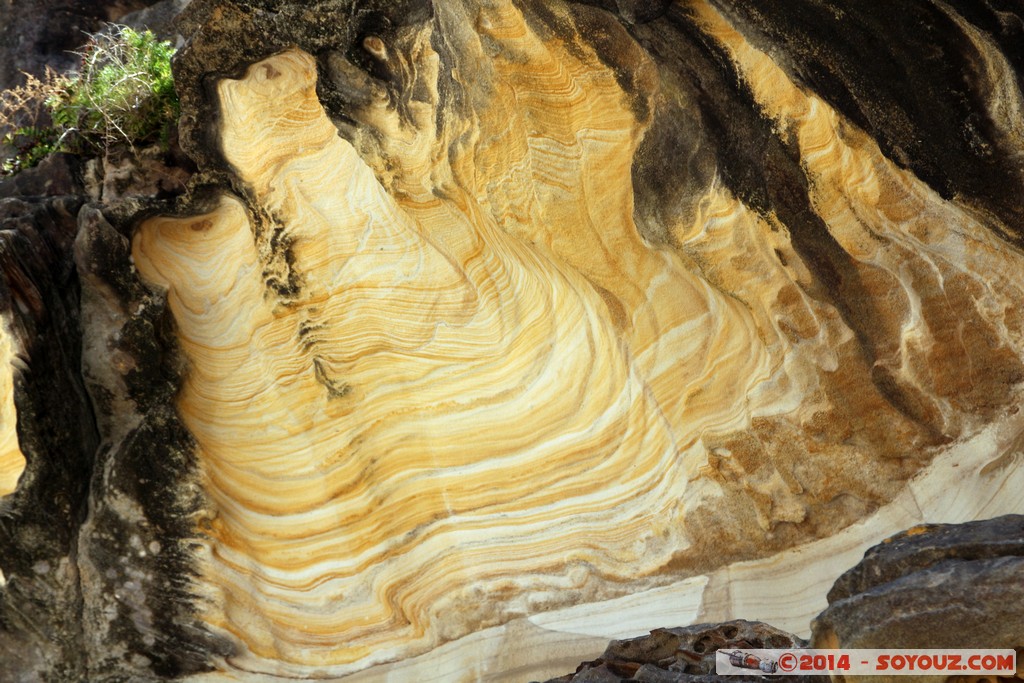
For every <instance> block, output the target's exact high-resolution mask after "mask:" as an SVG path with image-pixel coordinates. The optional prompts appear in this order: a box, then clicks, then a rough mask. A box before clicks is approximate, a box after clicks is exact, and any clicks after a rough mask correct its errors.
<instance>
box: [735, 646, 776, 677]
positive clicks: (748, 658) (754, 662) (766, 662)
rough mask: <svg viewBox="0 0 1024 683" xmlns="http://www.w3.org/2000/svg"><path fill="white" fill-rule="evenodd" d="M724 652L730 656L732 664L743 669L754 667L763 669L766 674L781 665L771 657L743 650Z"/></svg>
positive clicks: (758, 669) (773, 671)
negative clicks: (759, 655)
mask: <svg viewBox="0 0 1024 683" xmlns="http://www.w3.org/2000/svg"><path fill="white" fill-rule="evenodd" d="M722 654H724V655H726V656H727V657H729V663H730V664H732V665H733V666H738V667H739V668H741V669H754V670H756V671H763V672H764V673H766V674H773V673H775V671H776V670H777V669H778V666H779V665H778V663H777V662H776V661H775V660H774V659H771V658H770V657H758V656H757V655H752V654H750V653H749V652H744V651H743V650H733V651H732V652H723V653H722Z"/></svg>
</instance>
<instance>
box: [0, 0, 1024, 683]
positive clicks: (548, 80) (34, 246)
mask: <svg viewBox="0 0 1024 683" xmlns="http://www.w3.org/2000/svg"><path fill="white" fill-rule="evenodd" d="M854 4H855V3H827V4H822V3H820V2H817V1H816V0H815V1H812V0H806V2H805V1H804V0H793V2H792V3H787V5H786V7H785V8H779V7H775V6H774V5H772V4H770V3H761V2H757V1H752V2H745V3H743V6H742V7H739V6H733V5H732V4H729V3H724V2H717V1H707V0H685V1H679V2H655V3H640V2H632V1H631V0H630V1H627V0H616V2H610V1H609V2H592V3H585V2H557V1H556V2H550V1H544V2H541V1H539V0H537V1H534V0H524V1H522V2H511V1H506V0H487V1H480V2H476V1H474V0H457V1H453V2H445V3H436V4H432V3H428V2H424V1H422V0H403V1H402V2H397V3H396V2H383V1H378V0H366V1H365V2H351V1H350V0H327V1H325V2H321V3H317V4H316V5H315V6H313V5H310V4H309V3H306V2H288V1H283V0H244V1H242V0H240V1H237V2H232V1H230V0H195V1H194V2H193V3H191V5H190V7H189V9H188V10H187V11H186V13H185V15H184V16H183V17H182V20H181V22H180V27H179V28H180V31H181V33H182V35H184V36H185V39H186V41H187V42H186V45H185V47H184V48H183V50H182V51H181V52H180V53H179V56H178V57H177V58H176V61H175V65H174V69H175V78H176V87H177V89H178V92H179V94H180V97H181V101H182V119H181V131H180V132H181V138H180V139H181V142H182V145H183V147H184V150H185V152H187V154H188V155H189V156H190V157H191V159H192V160H194V162H195V163H196V165H197V167H198V172H197V173H196V175H194V176H192V179H191V183H190V186H189V188H188V191H187V193H186V194H185V195H184V196H182V197H179V198H178V199H177V200H175V201H173V202H172V201H169V200H168V201H156V200H155V199H153V198H150V199H146V200H140V199H138V198H132V188H130V187H129V188H121V187H120V186H119V185H118V184H117V182H115V181H117V177H115V175H116V174H115V173H113V171H115V170H117V169H114V168H113V166H110V170H111V175H110V177H109V178H108V179H109V180H110V181H111V183H112V184H111V185H110V186H109V190H110V191H109V193H108V187H107V186H106V185H104V186H103V187H102V188H101V189H100V190H99V193H98V194H96V196H95V197H94V198H105V199H106V200H107V203H106V204H105V205H101V204H88V205H85V206H82V201H81V200H79V199H66V200H52V199H48V200H31V201H29V200H15V201H14V202H13V203H7V204H3V205H0V206H3V207H5V208H4V210H5V211H8V213H9V215H10V216H12V217H13V216H15V215H17V216H30V217H31V220H21V219H20V218H19V219H18V221H20V222H18V223H17V225H14V224H12V225H11V226H10V227H11V228H13V229H12V230H10V231H7V232H5V233H4V234H3V235H0V237H2V238H3V239H2V240H0V257H2V258H3V264H2V265H3V273H4V276H5V277H4V280H3V283H4V284H3V286H0V307H2V308H3V311H4V312H5V316H6V317H5V325H6V326H5V328H4V330H5V331H6V332H7V333H8V335H9V337H10V340H11V346H10V348H11V355H10V361H11V362H10V363H9V364H4V365H3V368H2V369H0V389H2V388H3V387H4V384H3V381H2V378H3V377H6V376H7V374H5V373H7V372H8V371H9V372H10V373H11V378H12V380H11V381H12V385H11V389H10V390H9V391H6V392H4V393H3V396H5V397H6V399H9V400H6V399H5V400H6V403H4V404H2V405H3V406H4V409H3V410H0V422H2V424H0V426H6V427H7V429H8V432H6V433H7V434H8V435H9V434H11V431H10V428H9V427H10V424H11V422H10V419H9V418H10V415H11V411H10V406H11V405H13V406H14V413H16V416H17V430H16V436H17V448H18V449H19V451H20V452H21V453H22V454H23V455H24V472H23V473H22V474H21V476H20V478H17V479H16V483H13V482H14V479H15V477H14V475H13V474H9V475H8V476H7V478H8V481H9V482H11V483H9V485H8V487H7V488H8V489H11V487H12V486H13V490H12V491H11V492H10V493H9V494H8V495H7V496H4V497H3V499H2V500H0V505H2V506H3V508H2V514H3V516H4V524H3V525H2V526H0V543H2V544H3V545H2V547H0V568H2V569H3V572H4V578H6V580H7V584H6V586H0V591H2V593H0V594H2V598H3V599H2V601H0V636H2V637H0V648H2V650H0V652H3V653H4V654H5V656H6V657H7V658H8V659H10V660H11V661H13V662H14V663H15V664H14V668H15V670H16V671H17V672H18V674H19V675H21V674H24V675H25V676H30V675H33V672H48V673H49V675H51V676H54V677H57V678H58V679H59V678H60V677H61V676H63V677H64V678H66V679H68V680H83V679H88V680H97V681H102V680H119V677H124V676H128V677H132V678H133V679H138V680H159V679H161V678H164V677H167V676H180V675H184V674H189V673H200V672H203V671H207V670H209V669H215V670H216V671H215V672H213V673H211V674H209V675H208V676H206V677H205V680H207V681H214V680H246V681H250V680H268V681H269V680H278V679H280V678H289V677H290V678H302V677H307V678H318V679H323V678H332V677H333V678H337V677H347V678H349V679H350V680H351V681H353V682H356V681H361V680H366V681H374V680H381V678H383V677H387V676H391V677H392V679H395V680H443V679H445V677H449V678H454V679H466V680H469V679H474V678H480V679H484V678H488V677H499V678H500V677H502V676H504V677H506V678H508V679H516V680H521V679H526V678H543V677H546V676H549V675H553V674H555V673H557V672H559V671H565V670H568V669H569V668H570V665H574V664H575V662H579V661H581V660H582V659H586V658H592V657H593V656H594V654H595V653H596V652H599V651H600V647H601V646H603V644H604V643H605V642H607V639H608V637H617V638H629V637H633V636H637V635H640V634H644V633H647V632H648V631H649V630H650V629H651V628H652V627H654V626H657V625H658V624H659V623H706V622H713V621H725V620H727V619H731V618H734V617H737V616H746V617H748V618H760V619H764V620H766V621H771V622H772V623H778V624H779V625H780V626H783V627H784V628H787V629H789V630H793V631H795V632H798V635H806V633H805V632H804V631H803V629H805V628H806V624H807V620H808V618H809V617H810V616H812V615H813V614H816V613H817V612H818V611H820V610H821V608H822V607H824V593H825V591H826V590H827V586H828V585H829V584H830V583H831V580H832V577H834V576H836V575H838V574H839V573H840V572H841V571H842V570H843V569H845V568H846V567H848V566H850V564H852V563H853V562H855V561H856V558H857V557H859V556H860V554H861V553H862V552H863V549H864V547H866V546H867V545H870V544H872V543H874V542H876V541H877V540H879V539H881V538H884V537H885V536H887V535H889V534H891V533H892V532H893V531H895V530H897V529H900V528H904V527H906V526H909V525H910V524H913V523H916V522H918V521H922V520H925V521H934V520H936V519H942V520H947V521H963V520H965V519H973V518H978V517H985V516H992V515H996V514H1002V513H1004V512H1008V511H1020V506H1021V499H1020V497H1019V496H1018V495H1017V493H1016V492H1017V490H1019V488H1020V485H1021V482H1022V477H1024V474H1022V470H1021V468H1020V465H1019V452H1020V443H1021V442H1020V439H1019V434H1020V433H1021V431H1022V429H1024V417H1022V416H1021V415H1020V414H1019V411H1017V408H1016V405H1017V403H1018V400H1019V390H1020V387H1019V383H1020V381H1021V379H1022V378H1024V367H1022V366H1024V360H1022V358H1024V355H1022V345H1024V330H1022V326H1024V319H1022V317H1021V313H1020V306H1019V302H1020V301H1021V300H1022V291H1021V289H1022V287H1024V284H1022V282H1021V280H1020V277H1019V274H1020V273H1021V272H1024V271H1022V266H1024V262H1022V260H1024V254H1022V252H1021V249H1020V247H1021V233H1020V220H1019V219H1020V217H1021V213H1022V209H1021V206H1022V204H1021V202H1020V199H1019V198H1020V197H1021V196H1024V181H1022V178H1024V171H1022V170H1021V167H1020V159H1021V158H1022V154H1024V150H1022V132H1021V130H1022V124H1021V114H1020V112H1021V111H1022V107H1021V92H1020V91H1021V77H1020V73H1021V64H1020V61H1021V58H1020V53H1019V50H1018V49H1017V47H1016V46H1017V45H1018V44H1019V41H1018V40H1016V39H1017V37H1019V34H1020V28H1019V27H1020V26H1021V25H1022V22H1021V16H1020V11H1019V8H1017V9H1014V8H1013V7H1012V6H1009V3H1002V2H996V0H992V2H988V3H985V4H984V7H981V6H980V5H977V4H971V3H968V2H966V1H965V2H959V1H953V2H947V3H936V2H925V1H924V0H920V1H918V0H911V1H909V2H906V3H901V5H900V7H899V8H881V9H880V8H877V7H876V8H874V9H871V8H870V7H868V6H867V5H864V6H862V5H861V4H858V5H856V6H854ZM823 8H826V9H823ZM802 17H813V21H812V22H810V23H809V24H808V23H807V22H804V21H803V20H802V19H801V18H802ZM908 33H912V34H913V35H912V36H911V37H910V38H907V34H908ZM876 36H877V37H876ZM806 46H811V47H806ZM936 55H941V58H940V57H937V56H936ZM893 65H897V67H898V68H894V67H893ZM925 74H926V75H927V76H928V78H924V75H925ZM107 161H112V158H111V159H108V160H107ZM102 168H104V169H107V168H108V166H106V165H105V166H103V167H102ZM162 169H163V167H162V166H160V165H157V166H153V167H152V168H151V169H150V170H151V171H154V170H155V171H161V173H162ZM126 170H129V171H130V170H131V169H130V168H126ZM137 170H140V173H139V174H138V177H135V178H134V180H133V176H132V174H131V173H127V174H125V175H124V176H123V177H124V178H125V179H127V180H126V182H129V183H131V182H143V180H144V179H145V178H149V180H157V179H158V178H157V177H156V176H153V175H152V173H150V172H149V171H146V170H145V169H137ZM179 170H182V169H179ZM190 171H191V168H189V169H185V170H182V172H181V173H180V174H178V173H177V172H176V171H175V172H173V177H172V178H170V179H171V180H173V181H174V182H172V183H169V184H166V185H163V186H162V190H163V191H164V192H166V193H167V194H174V193H177V192H179V191H180V190H181V183H180V182H179V181H183V180H184V179H185V177H186V176H187V175H188V173H189V172H190ZM151 176H152V177H151ZM118 177H120V176H118ZM165 180H166V178H165ZM145 184H146V185H147V186H150V187H151V188H152V190H153V191H155V190H156V189H157V188H158V187H161V185H160V184H158V183H156V182H153V183H150V182H149V181H148V180H147V181H146V182H145ZM136 189H137V188H136ZM122 190H124V191H122ZM115 199H116V201H117V203H116V204H111V203H110V202H112V201H114V200H115ZM76 213H77V221H76V220H75V218H74V216H75V214H76ZM4 215H5V216H7V215H8V214H4ZM51 223H52V225H51ZM6 226H7V224H6V223H5V227H6ZM41 226H42V227H41ZM47 226H48V227H47ZM75 230H77V236H75V234H74V233H75ZM72 237H75V239H74V241H73V248H72V239H71V238H72ZM25 245H27V246H25ZM72 252H73V253H72ZM72 256H73V258H72ZM72 264H74V268H72ZM75 271H76V272H75ZM79 286H80V287H81V289H80V290H79ZM4 287H6V289H5V288H4ZM8 293H9V294H10V296H8ZM0 360H2V359H0ZM8 442H10V439H8ZM6 452H7V453H14V450H13V447H12V448H8V449H7V451H6ZM7 462H10V463H12V465H10V466H7V465H5V466H4V467H8V469H10V471H11V472H12V473H13V471H14V470H16V469H18V468H19V467H20V463H18V462H17V458H16V456H11V457H9V458H8V460H7ZM54 500H57V504H56V505H52V504H51V502H52V501H54ZM41 530H46V532H43V531H41ZM47 532H48V533H47ZM0 583H2V582H0ZM868 592H870V591H868ZM929 595H931V594H929ZM931 597H934V595H931ZM751 612H757V613H751ZM595 615H598V616H595ZM600 615H605V616H600ZM607 615H615V616H614V617H609V616H607ZM655 617H657V618H658V621H657V623H653V624H652V623H648V622H649V620H651V619H653V618H655ZM775 617H779V618H781V619H782V621H781V622H778V621H776V619H775ZM595 644H597V645H595ZM532 646H537V647H538V651H539V652H541V656H540V658H539V659H537V661H532V662H524V661H523V656H522V655H521V651H528V650H529V648H530V647H532ZM591 647H597V648H598V649H597V650H594V651H593V652H591V651H589V650H587V653H586V654H584V652H583V650H584V648H591ZM83 653H84V656H83ZM199 680H202V678H200V679H199Z"/></svg>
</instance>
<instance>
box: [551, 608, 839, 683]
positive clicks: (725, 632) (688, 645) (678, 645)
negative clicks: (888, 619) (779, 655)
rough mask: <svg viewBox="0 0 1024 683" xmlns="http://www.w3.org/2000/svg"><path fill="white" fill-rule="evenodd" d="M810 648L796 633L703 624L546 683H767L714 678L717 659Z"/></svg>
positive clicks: (615, 650)
mask: <svg viewBox="0 0 1024 683" xmlns="http://www.w3.org/2000/svg"><path fill="white" fill-rule="evenodd" d="M806 646H807V642H806V641H804V640H802V639H800V638H797V637H796V636H794V635H793V634H791V633H786V632H785V631H780V630H779V629H777V628H774V627H772V626H769V625H768V624H763V623H760V622H750V621H743V620H736V621H729V622H725V623H722V624H698V625H696V626H687V627H684V628H662V629H657V630H655V631H651V634H650V635H649V636H643V637H640V638H632V639H630V640H622V641H612V642H611V643H610V644H609V645H608V648H607V649H606V650H605V651H604V653H603V654H602V655H601V656H600V657H599V658H598V659H596V660H594V661H592V662H584V663H583V664H581V665H580V667H579V668H578V669H577V670H576V673H575V674H569V675H567V676H562V677H560V678H553V679H551V680H550V681H548V682H547V683H619V682H620V681H645V682H646V683H712V682H716V683H717V682H718V681H737V682H739V681H763V680H765V679H764V677H763V676H760V675H754V674H751V675H750V676H719V675H716V674H715V656H716V655H715V653H716V652H717V651H718V650H721V649H733V648H754V649H776V648H801V647H806ZM771 680H778V681H787V680H803V681H806V682H807V683H824V681H827V680H828V677H825V676H820V677H819V676H779V677H775V678H772V679H771Z"/></svg>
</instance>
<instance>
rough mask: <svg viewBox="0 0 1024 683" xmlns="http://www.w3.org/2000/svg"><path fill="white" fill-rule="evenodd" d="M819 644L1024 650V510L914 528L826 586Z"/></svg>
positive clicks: (817, 634) (817, 636)
mask: <svg viewBox="0 0 1024 683" xmlns="http://www.w3.org/2000/svg"><path fill="white" fill-rule="evenodd" d="M828 601H829V606H828V609H826V610H825V611H824V612H823V613H822V614H821V615H819V616H818V618H817V619H816V620H815V622H814V635H813V644H814V647H822V648H825V647H842V648H925V647H929V648H1017V649H1018V650H1020V651H1021V652H1024V617H1021V610H1024V516H1021V515H1008V516H1005V517H998V518H996V519H992V520H986V521H980V522H971V523H967V524H959V525H933V526H932V525H929V526H919V527H914V528H911V529H909V530H907V531H905V532H903V533H901V534H898V535H897V536H894V537H892V538H889V539H886V540H885V541H884V542H883V543H881V544H880V545H877V546H875V547H873V548H871V549H870V550H869V551H868V552H867V554H866V555H865V556H864V559H863V560H862V561H861V563H860V564H858V565H857V566H856V567H854V568H852V569H850V570H849V571H848V572H846V573H845V574H843V575H842V576H841V577H840V578H839V580H838V581H836V584H835V586H833V588H832V590H831V591H829V594H828Z"/></svg>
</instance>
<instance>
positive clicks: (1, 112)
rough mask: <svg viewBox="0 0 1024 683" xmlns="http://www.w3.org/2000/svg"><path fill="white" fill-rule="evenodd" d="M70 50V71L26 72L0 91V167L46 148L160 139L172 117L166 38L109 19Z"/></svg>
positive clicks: (33, 159) (11, 169) (99, 148)
mask: <svg viewBox="0 0 1024 683" xmlns="http://www.w3.org/2000/svg"><path fill="white" fill-rule="evenodd" d="M77 54H78V55H79V56H80V57H81V63H80V67H79V73H78V74H77V75H71V76H62V75H58V74H55V73H53V72H52V71H50V72H47V75H46V78H45V79H44V80H42V81H40V80H39V79H36V78H34V77H32V76H28V80H27V81H26V83H25V85H23V86H20V87H19V88H15V89H13V90H10V91H7V92H5V93H3V94H2V95H0V136H2V140H0V142H2V143H3V145H5V146H6V147H7V148H8V149H11V150H13V151H14V155H13V156H9V157H8V158H7V159H5V160H4V162H3V165H2V169H0V170H2V172H3V173H5V174H10V173H15V172H17V171H19V170H21V169H23V168H28V167H30V166H33V165H35V163H38V161H39V160H41V159H42V158H44V157H45V156H46V155H47V154H49V153H50V152H54V151H63V152H73V153H78V154H99V153H102V152H104V151H105V150H107V149H108V148H109V147H110V146H111V145H116V144H121V143H123V144H128V145H130V146H134V145H136V144H140V143H148V142H155V141H157V140H163V141H165V142H166V140H167V136H168V133H169V131H170V128H171V126H172V125H173V124H174V122H175V121H176V120H177V118H178V98H177V95H176V94H175V92H174V81H173V78H172V76H171V56H172V55H173V54H174V48H173V47H171V45H170V43H168V42H166V41H160V40H158V39H157V37H156V36H154V35H153V34H152V33H151V32H149V31H143V32H138V31H135V30H134V29H131V28H129V27H127V26H116V25H112V26H110V27H108V29H107V30H106V31H103V32H100V33H97V34H95V35H92V36H90V39H89V42H88V43H87V44H86V45H85V47H84V48H82V50H81V51H80V52H78V53H77Z"/></svg>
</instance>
